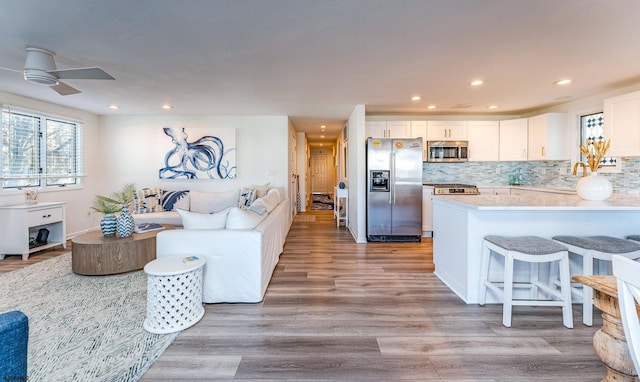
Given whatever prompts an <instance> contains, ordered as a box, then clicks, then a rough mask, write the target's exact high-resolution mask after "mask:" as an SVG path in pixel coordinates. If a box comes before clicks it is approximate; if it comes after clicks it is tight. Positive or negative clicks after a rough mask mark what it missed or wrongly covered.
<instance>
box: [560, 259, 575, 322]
mask: <svg viewBox="0 0 640 382" xmlns="http://www.w3.org/2000/svg"><path fill="white" fill-rule="evenodd" d="M558 266H559V270H558V271H559V272H560V273H559V275H558V277H559V278H560V293H561V294H562V301H564V305H562V322H563V324H564V326H566V327H567V328H569V329H572V328H573V312H572V307H571V282H570V278H571V274H570V272H569V255H568V254H567V256H566V257H563V258H562V259H561V260H560V261H559V262H558Z"/></svg>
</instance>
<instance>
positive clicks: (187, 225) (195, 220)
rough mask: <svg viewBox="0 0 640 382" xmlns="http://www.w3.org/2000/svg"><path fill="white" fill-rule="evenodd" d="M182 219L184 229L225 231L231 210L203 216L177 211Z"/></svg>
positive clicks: (197, 213)
mask: <svg viewBox="0 0 640 382" xmlns="http://www.w3.org/2000/svg"><path fill="white" fill-rule="evenodd" d="M176 211H178V214H180V217H181V218H182V226H183V227H184V229H223V228H224V226H225V224H226V222H227V215H228V214H229V210H228V209H225V210H222V211H219V212H216V213H212V214H201V213H199V212H191V211H187V210H181V209H177V210H176Z"/></svg>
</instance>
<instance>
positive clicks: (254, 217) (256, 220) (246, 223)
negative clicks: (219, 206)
mask: <svg viewBox="0 0 640 382" xmlns="http://www.w3.org/2000/svg"><path fill="white" fill-rule="evenodd" d="M266 217H267V214H262V215H260V214H257V213H255V212H253V211H251V210H245V209H242V208H238V207H233V208H230V209H229V215H228V216H227V223H226V225H225V228H226V229H254V228H255V227H256V226H257V225H258V224H260V222H262V221H263V220H264V218H266Z"/></svg>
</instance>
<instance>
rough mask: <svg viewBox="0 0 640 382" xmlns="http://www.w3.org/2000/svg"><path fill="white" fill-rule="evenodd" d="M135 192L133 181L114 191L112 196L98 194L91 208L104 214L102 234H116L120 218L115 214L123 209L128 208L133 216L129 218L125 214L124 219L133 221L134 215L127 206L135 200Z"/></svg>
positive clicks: (101, 227)
mask: <svg viewBox="0 0 640 382" xmlns="http://www.w3.org/2000/svg"><path fill="white" fill-rule="evenodd" d="M134 194H135V186H134V185H133V183H128V184H125V185H124V186H123V187H122V189H121V190H119V191H116V192H114V193H113V195H112V196H111V197H109V196H103V195H96V197H95V199H94V201H93V205H92V206H91V209H92V210H93V211H94V212H99V213H101V214H103V215H104V216H103V217H102V220H101V221H100V229H101V230H102V234H103V235H104V236H113V235H115V234H116V231H117V221H118V219H117V218H116V215H115V214H116V213H118V212H120V211H123V209H126V210H127V214H128V216H129V218H131V219H130V220H129V219H128V218H127V217H126V216H125V217H124V218H123V219H125V220H127V222H131V221H133V217H131V214H130V213H128V212H129V210H128V208H127V206H128V205H129V204H130V203H131V202H132V201H133V197H134ZM120 215H122V214H120ZM130 224H133V223H130ZM132 230H133V228H132ZM124 233H126V232H124ZM130 235H131V234H129V236H130ZM123 237H124V236H123Z"/></svg>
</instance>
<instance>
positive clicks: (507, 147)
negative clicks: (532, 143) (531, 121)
mask: <svg viewBox="0 0 640 382" xmlns="http://www.w3.org/2000/svg"><path fill="white" fill-rule="evenodd" d="M527 125H528V121H527V118H518V119H509V120H506V121H500V153H499V158H500V160H501V161H524V160H527V142H528V138H527Z"/></svg>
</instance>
